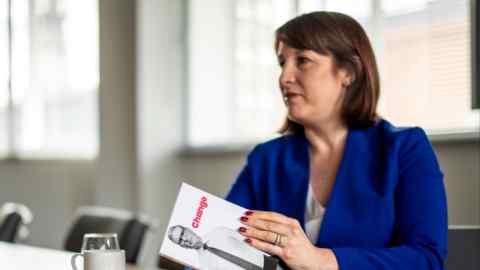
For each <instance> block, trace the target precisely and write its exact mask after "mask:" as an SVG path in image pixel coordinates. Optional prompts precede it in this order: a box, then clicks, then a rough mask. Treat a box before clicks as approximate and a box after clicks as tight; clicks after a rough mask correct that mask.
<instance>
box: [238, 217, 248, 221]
mask: <svg viewBox="0 0 480 270" xmlns="http://www.w3.org/2000/svg"><path fill="white" fill-rule="evenodd" d="M240 220H241V221H243V222H247V221H248V217H241V218H240Z"/></svg>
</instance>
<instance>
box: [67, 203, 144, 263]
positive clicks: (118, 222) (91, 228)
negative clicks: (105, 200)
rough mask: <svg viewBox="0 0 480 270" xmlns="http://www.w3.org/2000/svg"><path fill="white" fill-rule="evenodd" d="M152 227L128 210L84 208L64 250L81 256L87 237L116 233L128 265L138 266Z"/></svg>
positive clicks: (79, 212) (80, 211) (75, 222)
mask: <svg viewBox="0 0 480 270" xmlns="http://www.w3.org/2000/svg"><path fill="white" fill-rule="evenodd" d="M149 228H150V224H148V223H146V222H143V221H141V220H140V219H138V218H137V217H136V216H135V215H134V214H133V213H131V212H128V211H126V210H121V209H114V208H105V207H81V208H80V209H79V210H78V211H77V214H76V218H75V220H74V222H73V225H72V227H71V228H70V231H69V233H68V234H67V237H66V239H65V244H64V249H65V250H68V251H73V252H80V250H81V247H82V241H83V235H84V234H86V233H116V234H117V235H118V241H119V244H120V248H122V249H124V250H125V258H126V261H127V262H128V263H131V264H136V263H137V261H138V257H139V254H140V250H141V248H142V244H143V241H144V238H145V234H146V232H147V231H148V230H149Z"/></svg>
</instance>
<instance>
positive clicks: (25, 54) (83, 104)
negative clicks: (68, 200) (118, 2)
mask: <svg viewBox="0 0 480 270" xmlns="http://www.w3.org/2000/svg"><path fill="white" fill-rule="evenodd" d="M9 5H10V11H11V20H10V21H9V20H8V17H9V16H8V10H9V8H8V6H9ZM97 5H98V3H97V1H96V0H83V1H76V0H15V1H12V0H10V1H8V0H0V6H1V7H0V10H1V11H0V12H1V13H0V21H1V22H2V24H1V26H2V27H3V26H4V25H7V27H4V28H2V29H0V35H1V37H2V38H1V39H0V55H1V56H5V57H2V59H10V60H11V65H9V63H8V62H7V61H1V62H0V119H1V122H0V123H1V124H0V151H2V153H0V155H1V154H3V155H4V156H5V155H9V156H14V157H20V158H93V157H95V156H96V153H97V148H98V146H97V145H98V134H97V133H98V127H97V125H98V123H97V121H98V120H97V118H98V116H97V114H98V112H97V96H98V81H99V70H98V10H97V9H98V8H97ZM8 25H10V26H11V27H10V28H9V27H8ZM9 32H10V34H9ZM9 37H11V39H10V38H9ZM9 44H10V45H9ZM10 46H11V50H9V47H10ZM9 70H11V74H9ZM5 74H6V75H5ZM7 76H9V77H7ZM9 78H10V79H11V87H10V89H9V86H8V80H9Z"/></svg>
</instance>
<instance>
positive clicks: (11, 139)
mask: <svg viewBox="0 0 480 270" xmlns="http://www.w3.org/2000/svg"><path fill="white" fill-rule="evenodd" d="M7 9H8V11H7V12H8V15H7V16H8V18H7V31H8V33H7V35H8V42H7V43H8V45H7V46H8V79H7V80H8V82H7V84H8V85H7V99H8V101H7V157H10V158H14V157H15V156H16V152H15V144H16V142H15V123H14V108H13V88H12V70H13V68H12V62H13V61H12V51H13V47H12V45H13V44H12V36H13V33H12V30H13V29H12V0H8V1H7Z"/></svg>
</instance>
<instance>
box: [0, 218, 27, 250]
mask: <svg viewBox="0 0 480 270" xmlns="http://www.w3.org/2000/svg"><path fill="white" fill-rule="evenodd" d="M21 223H22V217H21V216H20V214H18V213H10V214H8V215H7V216H6V217H5V218H4V219H3V221H2V224H0V241H4V242H10V243H13V242H15V238H16V236H17V231H18V229H19V228H20V225H21Z"/></svg>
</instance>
